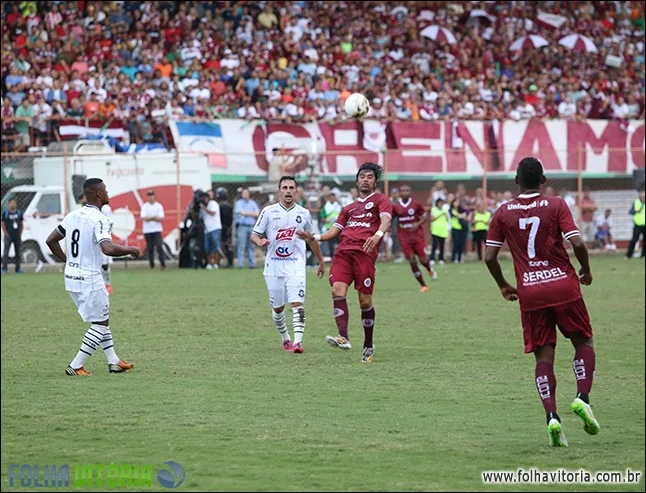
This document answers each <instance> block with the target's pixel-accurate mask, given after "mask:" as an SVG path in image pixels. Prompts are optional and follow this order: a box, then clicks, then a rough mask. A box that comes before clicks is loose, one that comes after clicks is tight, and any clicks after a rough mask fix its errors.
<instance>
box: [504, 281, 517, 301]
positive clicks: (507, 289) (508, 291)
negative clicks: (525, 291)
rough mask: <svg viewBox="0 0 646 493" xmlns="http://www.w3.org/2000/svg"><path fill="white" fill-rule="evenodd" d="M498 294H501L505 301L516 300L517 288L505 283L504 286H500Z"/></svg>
mask: <svg viewBox="0 0 646 493" xmlns="http://www.w3.org/2000/svg"><path fill="white" fill-rule="evenodd" d="M500 294H502V297H503V298H505V299H506V300H507V301H516V300H518V290H517V289H516V288H515V287H513V286H512V285H511V284H507V285H506V286H503V287H502V288H500Z"/></svg>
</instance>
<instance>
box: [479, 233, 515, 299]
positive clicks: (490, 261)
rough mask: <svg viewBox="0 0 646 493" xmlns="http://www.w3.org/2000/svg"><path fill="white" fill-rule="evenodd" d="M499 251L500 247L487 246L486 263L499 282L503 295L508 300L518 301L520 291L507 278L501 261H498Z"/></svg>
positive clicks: (497, 282) (492, 275)
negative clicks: (501, 266)
mask: <svg viewBox="0 0 646 493" xmlns="http://www.w3.org/2000/svg"><path fill="white" fill-rule="evenodd" d="M498 252H500V248H499V247H492V246H487V249H486V251H485V263H486V264H487V268H488V269H489V273H490V274H491V277H493V278H494V280H495V281H496V284H498V287H499V288H500V294H502V297H503V298H505V299H506V300H507V301H516V300H517V299H518V291H516V288H515V287H513V286H512V285H511V284H509V283H508V282H507V280H506V279H505V276H504V275H503V273H502V269H501V268H500V262H498Z"/></svg>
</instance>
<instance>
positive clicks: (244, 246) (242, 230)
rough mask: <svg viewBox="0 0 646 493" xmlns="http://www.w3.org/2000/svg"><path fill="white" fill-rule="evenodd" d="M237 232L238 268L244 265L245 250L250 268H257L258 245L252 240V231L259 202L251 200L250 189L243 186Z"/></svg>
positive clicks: (237, 207) (238, 208) (239, 200)
mask: <svg viewBox="0 0 646 493" xmlns="http://www.w3.org/2000/svg"><path fill="white" fill-rule="evenodd" d="M234 213H235V219H236V234H237V238H238V269H242V268H243V267H244V256H245V251H246V252H247V257H248V261H249V268H250V269H255V268H256V247H255V245H254V244H253V243H252V242H251V239H250V238H251V232H252V230H253V227H254V225H255V224H256V219H257V218H258V215H259V214H260V209H259V208H258V204H256V202H255V201H254V200H251V198H250V194H249V189H248V188H243V189H242V194H241V197H240V199H238V201H237V202H236V205H235V208H234Z"/></svg>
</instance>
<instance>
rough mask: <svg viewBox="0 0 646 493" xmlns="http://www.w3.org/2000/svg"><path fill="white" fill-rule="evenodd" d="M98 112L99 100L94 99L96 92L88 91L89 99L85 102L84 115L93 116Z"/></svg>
mask: <svg viewBox="0 0 646 493" xmlns="http://www.w3.org/2000/svg"><path fill="white" fill-rule="evenodd" d="M98 113H99V102H98V101H97V100H96V93H94V92H92V93H90V100H89V101H87V102H86V103H85V116H86V117H88V118H94V117H96V116H97V115H98Z"/></svg>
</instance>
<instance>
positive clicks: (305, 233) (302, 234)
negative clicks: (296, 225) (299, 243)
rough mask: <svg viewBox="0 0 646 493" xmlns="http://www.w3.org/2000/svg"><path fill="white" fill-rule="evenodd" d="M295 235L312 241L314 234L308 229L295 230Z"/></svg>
mask: <svg viewBox="0 0 646 493" xmlns="http://www.w3.org/2000/svg"><path fill="white" fill-rule="evenodd" d="M296 236H298V237H299V238H300V239H301V240H305V241H314V235H313V234H312V233H310V232H309V231H296Z"/></svg>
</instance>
